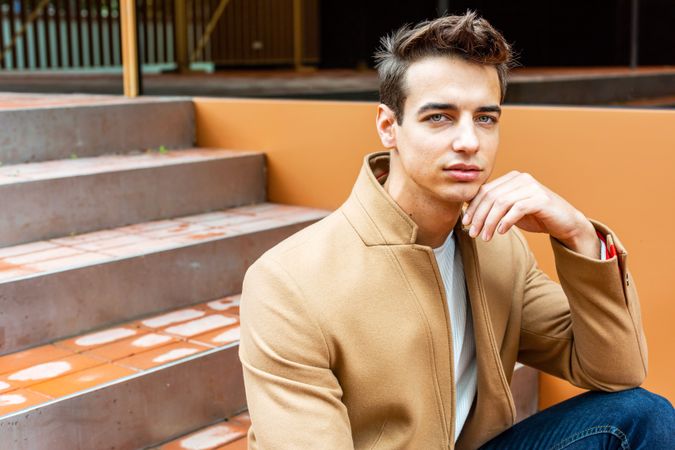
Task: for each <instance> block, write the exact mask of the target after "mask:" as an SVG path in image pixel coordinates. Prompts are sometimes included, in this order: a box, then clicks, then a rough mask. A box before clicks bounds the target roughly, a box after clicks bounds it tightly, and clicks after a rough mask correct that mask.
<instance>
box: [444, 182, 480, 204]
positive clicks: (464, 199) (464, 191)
mask: <svg viewBox="0 0 675 450" xmlns="http://www.w3.org/2000/svg"><path fill="white" fill-rule="evenodd" d="M458 187H459V186H453V189H448V190H447V191H444V192H440V193H439V197H440V198H441V199H442V200H443V201H444V202H447V203H468V202H470V201H471V200H473V198H474V197H475V196H476V194H478V190H479V189H480V185H476V186H474V185H470V186H461V189H458Z"/></svg>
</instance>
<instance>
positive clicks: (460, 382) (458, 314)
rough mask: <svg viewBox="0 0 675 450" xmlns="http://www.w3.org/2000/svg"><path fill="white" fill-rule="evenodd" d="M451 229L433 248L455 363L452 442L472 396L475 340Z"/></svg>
mask: <svg viewBox="0 0 675 450" xmlns="http://www.w3.org/2000/svg"><path fill="white" fill-rule="evenodd" d="M453 235H454V230H453V231H452V232H451V233H450V235H449V236H448V238H447V239H446V240H445V242H444V243H443V245H441V246H440V247H438V248H435V249H434V254H435V255H436V261H437V263H438V269H439V270H440V272H441V278H443V285H444V286H445V296H446V298H447V301H448V311H449V313H450V329H451V331H452V354H453V363H454V367H455V392H456V405H455V442H456V441H457V437H458V436H459V433H460V432H461V431H462V428H463V427H464V422H466V417H467V416H468V415H469V410H470V409H471V404H472V403H473V399H474V397H475V396H476V343H475V340H474V335H473V322H472V319H471V307H470V305H469V304H468V302H467V293H466V283H465V280H464V266H463V265H462V257H461V255H460V253H459V251H458V250H457V248H456V245H455V239H454V238H453Z"/></svg>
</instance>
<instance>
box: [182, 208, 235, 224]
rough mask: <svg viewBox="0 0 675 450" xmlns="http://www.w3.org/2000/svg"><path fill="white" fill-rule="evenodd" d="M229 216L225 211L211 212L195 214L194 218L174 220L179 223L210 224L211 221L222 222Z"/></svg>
mask: <svg viewBox="0 0 675 450" xmlns="http://www.w3.org/2000/svg"><path fill="white" fill-rule="evenodd" d="M229 216H230V214H228V212H227V211H213V212H208V213H204V214H196V215H194V216H188V217H180V218H178V219H176V220H178V221H179V222H190V223H201V224H204V223H206V222H211V221H213V220H223V219H227V218H228V217H229Z"/></svg>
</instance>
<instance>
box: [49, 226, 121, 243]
mask: <svg viewBox="0 0 675 450" xmlns="http://www.w3.org/2000/svg"><path fill="white" fill-rule="evenodd" d="M120 236H126V235H125V234H124V233H121V232H119V231H117V230H102V231H94V232H92V233H84V234H77V235H74V236H67V237H62V238H58V239H51V240H50V241H49V242H52V243H54V244H58V245H66V246H69V247H73V246H76V245H79V244H84V243H87V242H96V241H99V240H104V239H114V238H116V237H120Z"/></svg>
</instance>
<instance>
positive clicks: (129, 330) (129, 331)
mask: <svg viewBox="0 0 675 450" xmlns="http://www.w3.org/2000/svg"><path fill="white" fill-rule="evenodd" d="M147 332H148V330H145V329H142V328H136V327H133V326H130V325H125V326H119V327H113V328H108V329H105V330H100V331H95V332H93V333H89V334H85V335H82V336H75V337H73V338H70V339H66V340H63V341H59V342H55V343H54V345H57V346H59V347H64V348H67V349H69V350H73V351H75V352H82V351H85V350H91V349H93V348H96V347H100V346H102V345H106V344H110V343H112V342H117V341H121V340H122V339H125V338H128V337H130V336H140V335H142V334H145V333H147Z"/></svg>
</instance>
